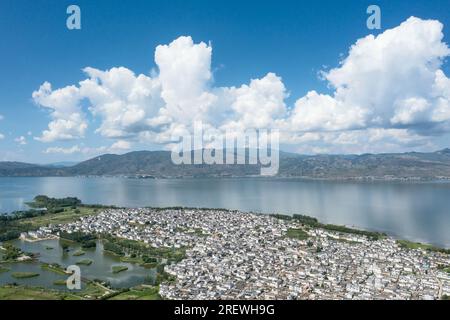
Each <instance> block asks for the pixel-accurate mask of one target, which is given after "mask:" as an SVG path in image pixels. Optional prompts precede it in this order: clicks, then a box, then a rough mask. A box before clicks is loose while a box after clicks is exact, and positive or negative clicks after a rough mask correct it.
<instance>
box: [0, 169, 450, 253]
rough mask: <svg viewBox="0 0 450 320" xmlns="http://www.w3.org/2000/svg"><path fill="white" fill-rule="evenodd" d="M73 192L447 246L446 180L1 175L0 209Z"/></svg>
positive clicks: (449, 201)
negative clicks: (275, 217) (304, 221)
mask: <svg viewBox="0 0 450 320" xmlns="http://www.w3.org/2000/svg"><path fill="white" fill-rule="evenodd" d="M38 194H45V195H48V196H52V197H65V196H76V197H78V198H80V199H81V200H83V202H84V203H101V204H113V205H118V206H126V207H139V206H154V207H165V206H190V207H210V208H228V209H240V210H244V211H255V212H263V213H272V212H277V213H287V214H292V213H300V214H306V215H310V216H314V217H317V218H318V219H319V220H321V221H323V222H328V223H335V224H344V225H348V226H355V227H359V228H365V229H369V230H378V231H384V232H387V233H388V234H390V235H392V236H395V237H399V238H404V239H409V240H415V241H422V242H427V243H433V244H436V245H440V246H445V247H450V183H440V182H431V183H390V182H389V183H388V182H374V183H364V182H361V183H359V182H329V181H304V180H296V179H263V178H245V179H244V178H243V179H167V180H166V179H161V180H159V179H158V180H152V179H142V180H140V179H126V178H92V177H89V178H82V177H68V178H53V177H52V178H0V212H10V211H12V210H18V209H23V208H26V205H25V202H27V201H29V200H31V199H32V198H33V197H34V196H35V195H38Z"/></svg>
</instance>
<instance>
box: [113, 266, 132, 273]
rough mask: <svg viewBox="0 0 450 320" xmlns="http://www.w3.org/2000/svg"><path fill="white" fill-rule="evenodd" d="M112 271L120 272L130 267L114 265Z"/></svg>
mask: <svg viewBox="0 0 450 320" xmlns="http://www.w3.org/2000/svg"><path fill="white" fill-rule="evenodd" d="M111 269H112V273H119V272H123V271H127V270H128V267H126V266H112V268H111Z"/></svg>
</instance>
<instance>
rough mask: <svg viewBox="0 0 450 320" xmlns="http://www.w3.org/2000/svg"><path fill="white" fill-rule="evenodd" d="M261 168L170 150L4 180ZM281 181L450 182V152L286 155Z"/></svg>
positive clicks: (29, 168)
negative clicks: (189, 161)
mask: <svg viewBox="0 0 450 320" xmlns="http://www.w3.org/2000/svg"><path fill="white" fill-rule="evenodd" d="M259 174H260V165H259V164H257V165H230V164H224V165H207V164H201V165H175V164H174V163H173V162H172V160H171V155H170V152H169V151H134V152H130V153H126V154H123V155H116V154H104V155H101V156H98V157H95V158H92V159H89V160H86V161H83V162H81V163H78V164H76V165H73V166H67V167H65V166H54V165H36V164H29V163H22V162H0V176H3V177H5V176H10V177H25V176H129V177H140V178H183V177H245V176H258V175H259ZM277 177H299V178H311V179H382V180H389V179H393V180H395V179H408V180H411V179H418V180H430V179H450V149H448V148H447V149H443V150H439V151H436V152H428V153H422V152H406V153H383V154H361V155H299V154H294V153H286V152H280V168H279V172H278V175H277Z"/></svg>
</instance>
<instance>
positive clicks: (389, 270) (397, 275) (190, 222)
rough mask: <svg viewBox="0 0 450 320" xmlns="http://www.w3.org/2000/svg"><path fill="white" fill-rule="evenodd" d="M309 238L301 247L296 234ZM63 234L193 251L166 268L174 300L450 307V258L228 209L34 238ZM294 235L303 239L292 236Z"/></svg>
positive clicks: (122, 212) (75, 227) (133, 215)
mask: <svg viewBox="0 0 450 320" xmlns="http://www.w3.org/2000/svg"><path fill="white" fill-rule="evenodd" d="M293 231H296V232H300V233H301V234H303V235H304V236H302V237H296V236H295V232H293ZM60 232H67V233H73V232H83V233H89V234H109V235H113V236H116V237H120V238H124V239H130V240H136V241H140V242H143V243H146V244H148V245H149V246H152V247H155V248H163V247H167V248H185V249H186V256H185V257H184V259H182V260H181V261H179V262H177V263H171V264H166V265H165V266H164V271H165V272H166V273H168V274H170V275H172V276H174V277H176V281H174V282H164V283H162V284H160V291H159V294H160V295H161V296H162V297H163V298H166V299H427V300H428V299H429V300H431V299H441V298H442V297H444V296H449V295H450V274H449V273H448V266H449V265H450V257H449V255H448V254H445V253H441V252H434V251H428V250H424V249H407V248H403V247H401V246H400V245H399V244H398V242H397V241H396V240H395V239H392V238H390V237H384V238H382V239H378V240H373V239H370V238H368V237H366V236H364V235H359V234H351V233H341V232H335V231H330V230H324V229H321V228H312V227H309V226H305V225H303V224H302V223H299V222H297V221H295V220H282V219H278V218H276V217H273V216H269V215H263V214H255V213H246V212H240V211H230V210H219V209H217V210H216V209H152V208H141V209H107V210H104V211H103V212H101V213H99V214H97V215H92V216H86V217H81V218H80V219H79V220H77V221H75V222H73V223H68V224H62V225H51V226H48V227H43V228H41V229H39V230H38V231H36V232H34V233H32V234H31V235H30V234H29V235H24V237H25V236H27V237H28V238H35V239H36V238H37V239H39V238H40V237H42V238H48V237H49V236H51V235H58V234H59V233H60ZM292 234H294V236H292Z"/></svg>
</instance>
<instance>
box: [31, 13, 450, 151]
mask: <svg viewBox="0 0 450 320" xmlns="http://www.w3.org/2000/svg"><path fill="white" fill-rule="evenodd" d="M443 36H444V35H443V25H442V24H441V23H440V22H439V21H436V20H422V19H420V18H415V17H411V18H409V19H407V20H406V21H404V22H403V23H401V24H400V25H399V26H397V27H395V28H392V29H388V30H385V31H384V32H383V33H381V34H379V35H377V36H374V35H368V36H366V37H364V38H361V39H359V40H357V41H356V42H355V43H354V44H353V45H352V46H351V47H350V49H349V52H348V54H347V55H346V56H345V57H344V58H343V60H342V61H341V62H340V64H339V66H337V67H336V68H333V69H331V70H329V71H324V72H323V73H322V77H323V79H324V81H327V83H328V84H329V87H330V89H331V93H328V94H325V93H320V92H317V91H316V90H310V91H309V92H308V93H307V94H306V95H305V96H303V97H299V98H298V99H297V100H296V101H295V103H294V105H292V106H289V105H287V104H286V98H287V97H288V96H289V92H288V90H287V89H286V87H285V85H284V83H283V81H282V79H281V77H280V76H278V75H276V74H275V73H273V72H269V73H267V74H266V75H265V76H264V77H262V78H260V79H252V80H250V81H249V83H247V84H241V85H238V86H233V87H216V86H214V81H213V80H214V79H213V75H212V72H211V58H212V46H211V45H210V44H206V43H204V42H200V43H195V42H194V41H193V40H192V38H191V37H188V36H183V37H179V38H177V39H175V40H174V41H172V42H171V43H169V44H167V45H159V46H157V48H156V50H155V57H154V59H155V63H156V66H157V69H158V70H157V71H155V72H153V73H152V75H143V74H139V75H136V74H135V73H134V72H132V71H131V70H129V69H127V68H125V67H117V68H111V69H109V70H106V71H102V70H98V69H95V68H92V67H87V68H85V69H84V72H85V73H86V75H87V78H86V79H85V80H82V81H80V82H79V83H78V84H77V85H71V86H67V87H64V88H61V89H57V90H52V88H51V85H50V83H48V82H45V83H44V84H43V85H42V86H41V87H40V88H39V90H37V91H35V92H34V93H33V99H34V101H35V102H36V103H37V104H39V105H41V106H43V107H45V108H48V109H49V110H50V111H51V112H50V116H51V117H52V120H51V122H50V123H49V126H48V129H47V130H44V131H43V133H42V135H41V136H40V137H38V139H39V140H41V141H43V142H51V141H56V140H67V139H75V138H79V137H83V135H84V133H85V131H86V129H87V121H86V114H85V113H86V112H90V113H91V114H92V115H93V116H94V117H97V118H99V119H100V120H101V123H100V125H99V127H98V128H96V132H97V133H98V134H100V135H102V136H104V137H107V138H113V139H117V140H118V141H117V142H115V143H114V144H113V145H112V146H110V147H104V149H105V150H112V149H111V148H112V147H113V146H114V147H115V148H116V149H119V150H126V149H130V148H131V145H130V144H129V141H141V142H142V141H146V142H147V141H148V142H151V143H159V144H167V145H168V144H170V143H171V142H173V141H172V136H173V135H174V134H175V133H177V132H185V131H186V130H192V126H193V124H194V122H195V121H198V120H201V121H202V122H203V126H204V128H205V130H206V131H208V130H209V131H210V132H214V130H219V131H223V130H234V131H243V130H245V129H250V128H251V129H253V128H266V129H273V128H276V129H279V130H280V131H281V137H282V143H288V144H301V146H299V150H305V151H308V150H309V151H308V152H319V151H321V150H322V151H323V150H329V151H338V150H350V151H351V150H356V148H357V146H358V145H359V148H360V149H361V150H362V149H365V148H367V149H369V148H372V149H373V150H382V149H383V148H385V149H386V150H387V149H391V148H392V149H395V147H396V146H397V147H401V148H405V147H416V146H418V147H432V145H431V144H430V143H429V142H428V141H427V140H426V139H424V137H427V136H430V135H436V134H443V133H445V132H450V79H449V78H448V77H447V76H446V75H445V73H444V72H443V70H442V69H441V68H442V65H443V63H444V60H445V58H446V57H448V56H449V55H450V49H449V47H448V46H447V45H446V44H445V43H444V42H443ZM82 101H86V103H87V104H88V108H86V109H85V110H83V109H82V108H81V105H82V103H81V102H82ZM364 144H366V145H365V146H364V148H362V147H361V146H363V145H364ZM84 149H85V148H84ZM47 150H48V149H47ZM74 150H75V149H74ZM82 150H83V148H80V151H81V152H82ZM51 151H53V150H51ZM59 151H61V150H59Z"/></svg>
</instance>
